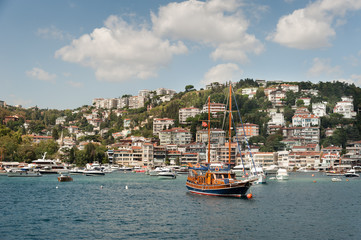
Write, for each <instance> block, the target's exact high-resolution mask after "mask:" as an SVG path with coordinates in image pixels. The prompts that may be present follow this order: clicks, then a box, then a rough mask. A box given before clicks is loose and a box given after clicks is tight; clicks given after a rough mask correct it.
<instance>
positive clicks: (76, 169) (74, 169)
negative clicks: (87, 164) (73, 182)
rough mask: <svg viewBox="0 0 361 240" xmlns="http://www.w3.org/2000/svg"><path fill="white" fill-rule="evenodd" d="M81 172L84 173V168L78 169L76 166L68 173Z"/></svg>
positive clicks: (75, 173)
mask: <svg viewBox="0 0 361 240" xmlns="http://www.w3.org/2000/svg"><path fill="white" fill-rule="evenodd" d="M83 173H84V169H80V168H78V167H75V168H73V169H70V170H69V174H71V175H77V174H83Z"/></svg>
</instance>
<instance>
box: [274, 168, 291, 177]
mask: <svg viewBox="0 0 361 240" xmlns="http://www.w3.org/2000/svg"><path fill="white" fill-rule="evenodd" d="M276 179H277V180H288V172H287V169H284V168H279V169H278V170H277V175H276Z"/></svg>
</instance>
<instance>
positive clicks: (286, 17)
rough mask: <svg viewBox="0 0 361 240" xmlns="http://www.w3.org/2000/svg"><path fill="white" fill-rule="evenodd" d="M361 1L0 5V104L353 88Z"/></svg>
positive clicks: (360, 50)
mask: <svg viewBox="0 0 361 240" xmlns="http://www.w3.org/2000/svg"><path fill="white" fill-rule="evenodd" d="M360 22H361V0H317V1H315V0H305V1H303V0H272V1H269V0H209V1H197V0H191V1H167V0H152V1H150V0H121V1H120V0H107V1H101V0H78V1H76V0H62V1H48V0H31V1H29V0H11V1H10V0H9V1H7V0H0V32H1V37H0V64H1V68H0V69H1V70H0V100H3V101H5V102H6V103H7V104H10V105H16V104H21V105H23V107H32V106H36V105H37V106H38V107H40V108H51V109H53V108H56V109H74V108H77V107H80V106H82V105H90V104H91V101H92V99H93V98H97V97H103V98H114V97H121V96H122V95H124V94H131V95H137V94H138V91H139V90H142V89H148V90H155V89H157V88H160V87H164V88H169V89H173V90H176V91H184V87H185V86H186V85H194V87H195V88H196V89H200V88H204V87H205V85H206V84H208V83H211V82H226V81H229V80H232V81H238V80H239V79H243V78H253V79H265V80H284V81H311V82H314V83H317V82H320V81H333V80H340V81H345V82H348V83H354V84H356V85H357V86H361V24H359V23H360Z"/></svg>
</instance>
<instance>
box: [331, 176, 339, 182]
mask: <svg viewBox="0 0 361 240" xmlns="http://www.w3.org/2000/svg"><path fill="white" fill-rule="evenodd" d="M331 181H332V182H341V181H342V179H341V178H339V177H334V178H332V179H331Z"/></svg>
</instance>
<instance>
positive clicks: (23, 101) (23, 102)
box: [9, 94, 33, 107]
mask: <svg viewBox="0 0 361 240" xmlns="http://www.w3.org/2000/svg"><path fill="white" fill-rule="evenodd" d="M9 97H10V98H11V99H10V102H11V105H21V106H23V107H24V106H29V105H30V104H32V102H33V101H32V100H29V99H27V100H26V99H22V98H20V97H19V96H17V95H15V94H10V95H9Z"/></svg>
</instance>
